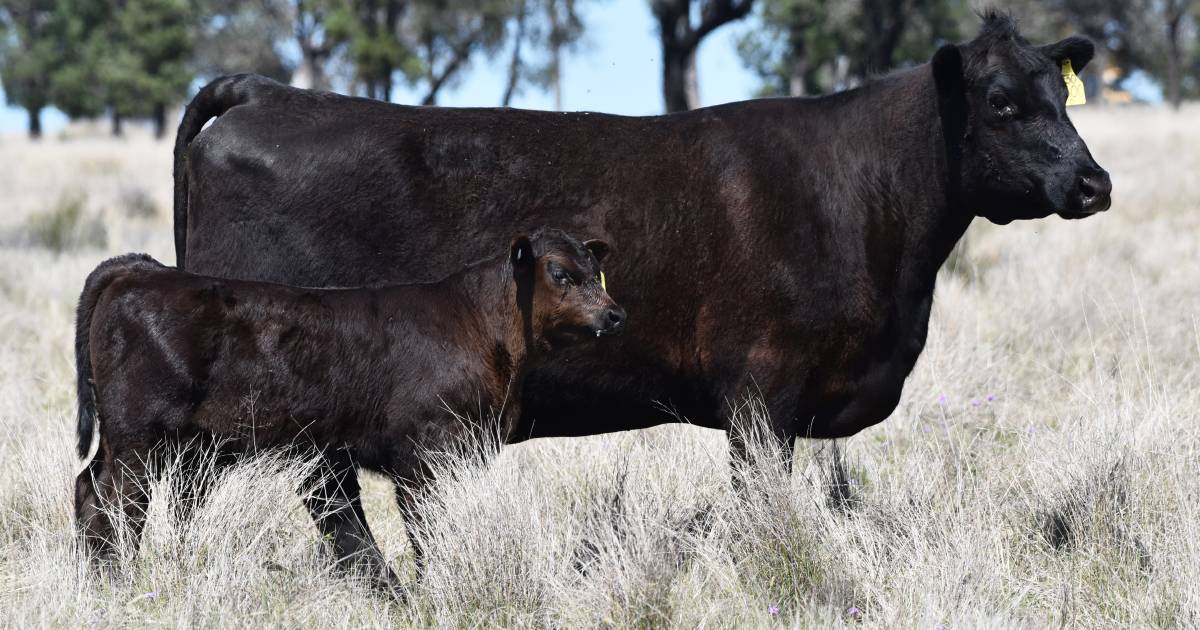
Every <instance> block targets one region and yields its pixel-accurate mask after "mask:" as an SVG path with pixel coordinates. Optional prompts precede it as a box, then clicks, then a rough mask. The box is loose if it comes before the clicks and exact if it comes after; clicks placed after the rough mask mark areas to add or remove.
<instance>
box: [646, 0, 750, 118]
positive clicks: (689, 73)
mask: <svg viewBox="0 0 1200 630" xmlns="http://www.w3.org/2000/svg"><path fill="white" fill-rule="evenodd" d="M753 5H754V0H742V2H740V3H736V4H735V3H734V2H732V1H731V0H711V1H710V2H705V3H704V5H703V7H701V8H700V24H699V25H697V26H695V27H693V26H692V23H691V13H692V11H691V9H692V2H691V0H654V1H653V2H651V3H650V7H651V10H652V11H653V12H654V17H655V18H656V19H657V20H658V37H659V41H660V42H661V43H662V51H661V52H662V59H663V104H664V105H666V108H667V111H668V112H681V111H685V110H688V109H692V108H693V107H696V106H697V105H699V104H700V85H699V80H698V79H697V72H696V50H697V49H698V48H699V47H700V42H701V41H703V40H704V38H705V37H707V36H708V35H710V34H712V32H713V31H714V30H716V29H718V28H720V27H721V26H722V25H724V24H728V23H729V22H732V21H734V20H740V19H742V18H743V17H745V16H746V14H747V13H749V12H750V9H751V8H752V7H753Z"/></svg>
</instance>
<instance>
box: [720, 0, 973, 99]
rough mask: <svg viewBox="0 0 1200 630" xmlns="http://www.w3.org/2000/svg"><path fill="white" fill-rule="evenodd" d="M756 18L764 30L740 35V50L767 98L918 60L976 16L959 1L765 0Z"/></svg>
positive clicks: (837, 84) (836, 85)
mask: <svg viewBox="0 0 1200 630" xmlns="http://www.w3.org/2000/svg"><path fill="white" fill-rule="evenodd" d="M757 18H758V20H759V21H760V22H761V24H762V28H757V29H754V30H751V31H749V32H747V33H746V34H745V35H743V36H742V37H741V39H740V40H739V42H738V52H739V54H740V55H741V57H742V62H743V63H744V64H745V65H746V66H747V67H748V68H750V69H751V70H753V71H754V72H755V73H757V74H758V75H759V76H760V77H762V79H763V85H762V87H761V88H760V90H759V93H760V94H762V95H772V96H773V95H783V94H789V95H792V96H801V95H805V94H820V93H825V92H831V91H834V90H839V89H845V88H846V87H850V86H851V85H853V84H855V83H857V82H859V81H861V80H862V79H863V78H864V77H866V76H868V75H870V74H872V73H879V72H884V71H887V70H890V69H892V68H896V67H904V66H908V65H912V64H917V63H923V62H925V61H927V60H928V59H929V58H930V57H931V56H932V55H933V53H934V51H935V50H937V47H938V46H940V45H941V44H943V43H945V42H950V41H957V40H959V39H962V35H963V25H964V24H965V23H967V22H969V21H970V20H971V19H974V18H973V15H972V14H971V10H970V8H969V6H968V4H967V3H966V2H965V1H964V0H903V1H900V0H862V1H861V2H858V3H847V2H836V1H832V0H763V2H762V3H761V4H760V5H759V11H758V12H757Z"/></svg>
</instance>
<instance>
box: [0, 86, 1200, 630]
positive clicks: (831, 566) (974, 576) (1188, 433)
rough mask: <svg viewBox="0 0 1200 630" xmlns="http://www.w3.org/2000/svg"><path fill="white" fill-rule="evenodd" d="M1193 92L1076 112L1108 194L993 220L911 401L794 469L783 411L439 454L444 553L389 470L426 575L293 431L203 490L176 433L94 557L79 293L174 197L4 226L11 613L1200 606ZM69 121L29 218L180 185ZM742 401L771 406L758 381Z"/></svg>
mask: <svg viewBox="0 0 1200 630" xmlns="http://www.w3.org/2000/svg"><path fill="white" fill-rule="evenodd" d="M1197 115H1200V110H1196V109H1195V108H1192V109H1187V108H1185V110H1184V112H1183V114H1181V115H1179V116H1175V115H1171V114H1169V113H1167V112H1159V111H1157V110H1143V109H1137V108H1133V109H1122V110H1102V109H1101V110H1089V109H1087V108H1083V109H1082V110H1081V112H1080V113H1079V114H1076V113H1074V112H1073V113H1072V116H1073V117H1074V118H1075V119H1076V123H1077V126H1078V127H1079V128H1080V131H1081V133H1082V135H1083V136H1084V137H1085V138H1086V139H1087V140H1088V143H1089V147H1090V148H1091V150H1092V153H1093V154H1094V155H1095V156H1096V158H1097V160H1098V161H1099V162H1100V163H1101V164H1103V165H1105V166H1106V167H1108V168H1109V169H1110V170H1111V172H1112V174H1113V181H1114V189H1115V191H1116V192H1115V199H1116V201H1115V203H1116V205H1115V206H1114V208H1113V209H1112V210H1111V211H1110V212H1109V213H1107V214H1106V215H1104V216H1100V217H1096V218H1093V219H1088V220H1085V221H1078V222H1066V221H1061V220H1058V219H1047V220H1045V221H1038V222H1029V223H1015V224H1013V225H1009V226H1005V227H998V226H992V225H989V224H986V223H984V222H978V223H977V224H976V225H973V226H972V228H971V230H970V244H969V246H968V247H966V248H964V249H963V250H962V251H960V252H959V253H958V254H956V256H958V260H957V261H956V263H955V264H956V265H957V267H956V268H957V269H958V271H955V270H953V269H949V270H947V271H946V272H945V273H943V275H942V277H941V278H940V279H939V284H938V291H937V296H936V300H935V304H934V313H933V319H932V322H931V327H930V335H929V340H928V343H927V346H926V350H925V352H924V354H923V355H922V358H921V361H920V362H919V364H918V366H917V368H916V370H915V372H914V373H913V375H912V376H911V377H910V378H909V381H908V383H907V385H906V389H905V393H904V397H903V399H902V400H901V403H900V406H899V407H898V408H897V410H896V412H895V413H894V414H893V415H892V417H891V418H890V419H888V420H887V421H886V422H885V423H883V424H881V425H879V426H876V427H873V428H871V429H868V430H866V431H864V432H862V433H861V434H859V435H857V436H854V437H852V438H849V439H845V440H839V441H838V442H837V443H836V444H834V443H820V442H803V441H802V442H801V443H799V444H798V445H797V447H796V449H795V452H794V454H793V462H792V472H791V474H787V473H786V472H785V467H784V459H785V458H786V453H783V452H782V451H781V450H780V449H779V448H778V445H777V444H775V443H773V442H772V441H771V440H770V439H769V438H767V437H764V436H765V433H763V432H761V431H758V432H755V431H749V434H750V435H751V439H750V441H749V442H748V447H747V450H748V452H749V458H750V459H751V460H753V461H756V462H759V463H760V465H759V466H757V467H756V468H754V469H753V470H752V471H750V470H748V469H745V468H736V469H734V470H732V471H731V467H730V464H729V452H728V448H727V445H726V443H725V438H724V435H723V434H721V433H718V432H715V431H708V430H703V429H698V428H695V427H689V426H685V425H679V426H667V427H659V428H656V429H652V430H648V431H642V432H636V433H628V434H618V435H608V436H596V437H589V438H579V439H561V440H540V441H534V442H531V443H526V444H520V445H516V446H511V447H505V448H503V449H501V450H500V451H499V452H498V453H497V452H490V456H489V457H487V458H480V457H478V453H479V452H480V451H484V452H489V451H488V448H487V447H486V445H482V444H481V445H474V446H473V447H471V448H466V449H462V450H461V451H462V452H459V451H456V452H454V453H442V454H437V456H436V458H437V462H436V466H435V468H436V470H437V481H436V483H435V484H434V485H433V489H432V492H431V493H430V494H429V495H428V496H426V497H424V498H423V499H422V500H423V505H424V514H425V515H426V520H425V522H424V523H423V524H422V526H421V527H420V528H418V530H417V531H416V532H415V534H416V535H417V536H419V537H420V539H421V542H422V543H423V545H424V548H425V549H426V553H427V561H428V566H427V569H426V572H425V575H424V579H423V580H422V581H420V582H415V581H413V579H414V574H415V567H414V561H413V555H412V552H411V550H410V546H409V543H408V535H407V533H406V532H405V528H404V527H403V524H402V522H401V520H400V516H399V513H398V510H397V509H396V506H395V501H394V495H393V489H392V486H391V484H390V483H388V482H386V481H384V480H382V479H379V478H376V477H373V476H369V475H368V476H365V477H364V487H365V494H364V506H365V509H366V512H367V514H368V517H369V519H370V521H371V526H372V529H373V530H374V531H375V533H376V536H377V538H378V539H379V540H380V543H381V545H382V547H383V549H384V551H385V554H386V555H387V557H388V558H389V560H390V562H391V563H392V566H393V567H394V568H395V569H396V571H397V573H398V574H399V575H400V576H401V578H402V579H407V580H409V581H410V584H411V588H410V590H409V593H408V597H407V599H405V600H404V601H399V600H394V599H391V598H387V597H381V596H378V595H376V594H374V593H373V592H372V591H370V590H369V589H368V588H367V587H366V585H365V584H363V583H362V582H361V581H360V580H357V579H354V578H350V577H346V576H343V575H340V574H339V572H338V571H336V570H335V569H334V568H332V566H331V563H330V561H329V558H328V556H327V554H326V552H325V542H324V541H323V540H322V539H321V538H320V536H319V535H318V534H317V530H316V528H315V527H314V526H313V525H312V523H311V519H310V517H309V515H308V513H307V510H305V509H304V507H303V505H302V503H301V501H300V499H299V496H300V495H302V494H303V493H304V492H306V488H307V487H309V486H308V484H309V477H310V476H311V475H310V473H311V462H305V461H296V460H291V459H287V458H283V457H280V456H278V455H270V454H268V455H265V456H261V457H256V458H247V459H242V460H240V461H238V462H236V463H235V464H233V465H231V466H228V467H211V466H210V467H207V468H205V467H204V466H201V472H202V476H203V477H205V478H206V479H207V480H208V487H209V488H210V492H209V493H208V498H207V500H206V501H205V502H203V503H201V504H199V505H197V506H195V507H194V508H193V509H192V510H191V511H190V514H189V511H188V510H180V509H178V508H179V506H180V505H182V504H185V503H187V501H188V500H189V497H191V496H193V495H192V491H191V489H190V486H189V483H190V480H191V479H193V478H194V475H190V474H183V471H182V468H180V466H179V461H180V460H179V459H178V457H165V458H164V459H163V461H162V463H161V466H162V469H161V470H162V473H163V474H162V475H161V477H160V479H159V480H158V481H157V482H156V484H155V487H154V489H153V491H154V495H155V500H154V501H153V502H152V503H151V505H150V508H149V514H148V517H147V525H146V531H145V536H144V538H143V542H142V545H141V548H140V549H139V550H138V551H137V553H134V552H133V549H132V548H130V547H129V546H128V545H126V546H125V547H124V548H123V552H122V553H123V556H124V560H123V561H122V562H120V563H118V564H116V565H115V566H113V567H111V568H109V569H107V570H106V571H104V572H102V573H100V574H96V573H95V572H93V571H92V570H91V569H90V568H89V566H88V564H87V562H86V560H85V558H83V557H82V555H81V554H80V552H79V549H78V546H77V544H76V540H75V535H74V525H73V516H72V513H73V506H72V492H73V486H74V477H75V474H76V473H77V472H78V470H79V469H80V467H81V464H80V462H78V461H77V460H76V459H75V457H74V449H73V448H72V439H73V435H74V434H73V431H74V425H73V423H74V392H73V391H72V383H73V373H72V370H73V362H72V361H73V359H72V357H73V355H72V347H71V331H72V309H73V307H74V300H75V299H76V298H77V297H78V292H79V288H80V285H81V283H82V281H83V278H84V277H85V276H86V274H87V272H88V271H90V270H91V268H92V267H93V266H94V265H95V264H96V263H97V262H99V261H100V260H101V259H103V258H104V257H106V256H108V255H110V254H114V253H120V252H123V251H128V250H147V251H150V252H151V253H153V254H155V255H156V256H158V257H159V258H160V259H162V260H164V261H169V260H171V256H170V251H171V247H172V245H171V233H170V228H169V224H168V222H167V221H166V218H165V216H164V214H163V213H161V212H160V213H157V214H156V215H155V216H152V217H147V218H141V217H140V215H139V212H140V211H132V210H131V211H129V212H114V213H111V214H114V215H117V217H118V218H117V219H116V220H115V221H114V223H112V224H111V225H109V226H108V235H109V236H108V243H107V245H105V246H104V247H102V248H89V247H83V248H76V246H74V245H71V244H69V242H70V238H67V237H66V236H65V235H68V234H71V233H72V230H73V229H75V228H71V229H67V228H58V227H55V228H53V229H49V228H48V232H49V233H53V234H58V235H59V236H61V237H62V238H59V236H55V237H51V238H49V240H48V241H46V242H57V243H63V245H62V246H61V247H59V248H58V249H59V250H60V251H61V252H62V253H60V254H56V253H54V249H55V248H54V247H51V246H49V245H46V246H39V247H27V246H15V244H14V246H9V247H5V248H4V249H2V250H0V325H2V329H3V330H4V331H5V332H4V334H3V335H0V610H3V611H4V615H5V617H4V621H3V623H5V624H6V625H11V626H13V627H71V628H76V627H101V628H104V627H140V626H155V627H166V626H169V627H226V626H230V625H234V626H253V627H289V628H350V627H353V628H361V627H366V628H382V627H388V628H393V627H427V626H437V627H500V626H504V627H538V628H552V627H553V628H559V627H566V628H626V627H630V628H666V627H686V628H692V627H698V628H713V627H716V628H729V627H738V628H743V627H745V628H773V627H804V628H850V627H853V628H922V629H932V628H937V627H939V626H940V627H945V628H953V629H956V630H957V629H960V628H1046V627H1055V628H1057V627H1068V628H1070V627H1076V628H1127V627H1137V628H1192V627H1197V626H1200V587H1198V586H1197V585H1200V503H1198V502H1197V501H1196V497H1197V496H1200V411H1198V410H1200V389H1198V388H1197V387H1196V383H1198V382H1200V316H1198V315H1197V313H1196V308H1195V306H1196V305H1197V304H1200V284H1197V281H1196V280H1197V274H1198V273H1200V270H1198V268H1197V266H1196V264H1195V261H1196V252H1197V251H1200V246H1198V244H1197V243H1198V242H1200V241H1198V239H1200V215H1198V214H1197V213H1196V212H1195V208H1196V207H1197V205H1198V204H1200V187H1198V185H1197V183H1196V180H1195V178H1188V177H1182V176H1179V175H1178V174H1179V173H1191V172H1196V171H1200V150H1198V149H1197V148H1196V147H1200V125H1195V124H1194V120H1195V117H1196V116H1197ZM1133 130H1136V135H1135V134H1134V133H1133ZM62 146H67V145H60V144H45V145H38V146H31V147H27V146H25V145H22V144H20V143H18V142H16V141H14V142H13V143H6V144H5V145H3V146H0V162H3V163H4V164H6V165H8V166H11V167H12V169H17V171H19V169H23V168H24V169H28V168H37V169H39V170H43V171H46V173H47V175H46V176H44V177H31V176H24V177H19V178H17V179H15V180H13V181H14V182H15V184H14V186H12V187H11V189H12V197H13V199H15V200H17V204H16V207H18V208H19V209H20V210H18V211H16V214H15V215H14V216H12V217H8V218H9V219H11V220H12V221H14V223H13V224H12V225H10V226H7V227H14V226H18V227H23V226H26V225H27V224H28V223H27V222H32V221H34V219H32V218H29V217H31V216H34V215H37V214H38V213H40V212H44V211H45V208H47V207H53V206H55V205H56V204H57V202H58V200H59V199H60V195H61V191H62V190H64V189H66V188H67V186H66V185H65V184H64V181H65V180H66V179H67V178H66V177H65V176H64V177H61V178H58V179H56V177H55V176H54V175H53V171H52V169H50V165H55V167H56V168H58V169H62V170H64V171H67V172H70V173H71V174H72V178H70V179H71V185H77V186H79V187H80V188H79V189H80V190H86V191H87V195H88V197H87V199H88V200H89V201H90V202H94V203H95V204H96V207H105V208H112V209H117V210H120V209H122V208H125V207H132V206H133V205H138V204H125V203H123V202H122V200H121V193H120V186H121V185H131V184H128V183H127V182H126V183H125V184H122V183H121V182H120V181H117V182H115V183H114V182H113V181H112V180H114V179H116V180H120V179H122V178H125V177H127V176H128V174H130V173H138V172H145V173H158V176H157V177H155V178H154V179H153V180H152V181H154V182H158V183H154V184H145V186H147V187H146V188H145V191H146V196H147V197H148V198H149V199H151V200H155V201H156V202H157V203H155V204H154V206H155V207H156V208H165V207H168V204H167V201H166V200H168V199H169V194H170V177H169V168H168V167H169V164H170V155H169V152H170V147H169V146H167V145H166V144H154V143H150V142H149V141H146V142H144V143H143V142H140V141H137V140H131V141H128V142H123V143H117V144H104V143H101V142H99V141H96V142H81V143H80V144H78V145H74V146H76V148H75V149H73V152H72V153H71V154H70V155H67V156H64V155H63V154H62V153H61V151H62V148H61V147H62ZM56 147H57V148H56ZM55 150H57V151H59V153H57V154H52V153H51V152H52V151H55ZM75 153H78V160H77V161H80V164H75V163H74V162H72V160H73V159H76V158H75V157H74V155H75ZM1166 155H1169V156H1170V165H1169V167H1168V165H1166V163H1165V162H1164V159H1165V158H1163V157H1161V156H1166ZM85 163H86V164H93V165H94V164H103V165H104V168H102V169H97V168H89V167H87V166H86V164H85ZM27 164H28V165H32V166H27ZM39 164H40V165H41V166H38V165H39ZM12 169H10V170H12ZM156 169H157V170H156ZM0 171H5V169H0ZM17 171H14V172H17ZM132 185H142V184H139V183H134V184H132ZM138 203H139V204H140V203H141V202H138ZM68 205H69V204H68ZM78 205H79V206H80V207H81V208H82V206H83V205H84V204H83V203H82V202H80V203H79V204H78ZM146 205H147V206H148V205H149V204H146ZM60 212H61V213H63V215H64V218H60V219H57V220H56V221H58V222H59V223H61V224H63V225H77V224H78V223H79V222H83V221H86V217H85V216H84V215H85V213H83V212H82V211H80V213H79V214H78V215H76V218H75V219H71V220H66V218H65V217H67V216H69V215H70V214H71V212H74V211H70V210H63V211H60ZM147 214H149V213H148V212H147ZM6 229H7V228H6ZM55 239H58V240H55ZM739 420H740V421H743V422H745V423H747V425H748V426H749V427H751V428H753V427H757V426H761V423H762V422H763V418H762V417H761V412H760V410H759V409H758V408H756V407H755V406H754V405H753V404H751V405H748V406H746V407H744V408H743V409H742V413H741V416H740V418H739ZM493 451H494V449H493ZM463 453H470V454H466V455H464V454H463ZM735 487H737V488H742V490H741V491H735V490H734V488H735Z"/></svg>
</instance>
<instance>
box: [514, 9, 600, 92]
mask: <svg viewBox="0 0 1200 630" xmlns="http://www.w3.org/2000/svg"><path fill="white" fill-rule="evenodd" d="M512 11H513V15H512V17H511V18H510V20H511V22H512V27H511V33H510V35H509V39H510V40H511V42H512V43H511V46H512V53H511V57H510V60H509V66H508V80H507V81H506V82H505V89H504V95H503V97H502V98H501V101H500V103H501V105H503V106H505V107H507V106H508V105H509V103H510V102H511V101H512V98H513V97H514V96H515V95H516V93H517V92H518V90H519V89H520V87H521V86H522V85H523V84H527V85H531V86H536V87H539V88H542V89H547V90H549V91H550V93H551V95H552V96H553V98H554V109H556V110H561V109H562V57H563V54H564V53H565V52H567V51H569V50H571V49H572V48H574V47H575V45H576V44H578V42H579V41H580V39H581V38H582V37H583V32H584V24H583V19H582V18H581V17H580V15H579V12H578V7H577V4H576V2H575V0H517V2H516V4H515V5H514V7H513V9H512Z"/></svg>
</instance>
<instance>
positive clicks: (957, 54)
mask: <svg viewBox="0 0 1200 630" xmlns="http://www.w3.org/2000/svg"><path fill="white" fill-rule="evenodd" d="M931 65H932V66H933V81H934V83H935V84H936V85H937V89H938V94H940V95H942V97H943V98H945V97H947V96H949V95H951V94H956V93H957V94H962V92H963V90H965V89H966V81H965V80H963V58H962V52H961V51H959V49H958V46H955V45H954V44H946V45H945V46H942V47H941V48H939V49H938V51H937V52H936V53H933V61H932V62H931Z"/></svg>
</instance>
